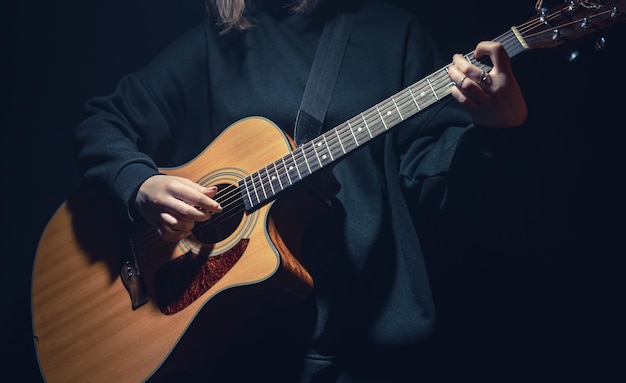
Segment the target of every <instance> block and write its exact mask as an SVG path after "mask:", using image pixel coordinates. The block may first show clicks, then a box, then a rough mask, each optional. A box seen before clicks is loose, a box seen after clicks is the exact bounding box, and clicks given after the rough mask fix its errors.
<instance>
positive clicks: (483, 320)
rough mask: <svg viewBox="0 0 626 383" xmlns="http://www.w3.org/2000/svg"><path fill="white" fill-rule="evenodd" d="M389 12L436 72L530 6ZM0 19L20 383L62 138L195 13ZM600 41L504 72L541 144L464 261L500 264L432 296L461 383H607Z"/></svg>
mask: <svg viewBox="0 0 626 383" xmlns="http://www.w3.org/2000/svg"><path fill="white" fill-rule="evenodd" d="M390 1H391V2H394V3H397V4H400V5H402V6H404V7H407V8H409V9H411V10H414V11H416V13H417V14H418V15H419V16H420V17H421V18H422V19H423V21H424V23H426V24H427V25H428V26H429V27H430V28H431V30H432V32H433V36H434V37H435V39H436V40H437V41H438V43H439V44H440V46H441V48H442V50H443V52H444V53H445V54H446V55H448V56H451V55H452V54H453V53H456V52H459V53H467V52H469V51H471V50H472V49H473V47H474V46H475V44H476V43H477V42H478V41H480V40H483V39H491V38H493V37H495V36H496V35H498V34H500V33H502V32H504V31H506V30H507V29H508V28H509V27H510V26H511V25H516V24H519V23H521V22H523V21H525V20H527V19H528V18H531V17H534V3H535V2H534V1H532V0H511V1H507V2H502V1H495V0H484V1H481V2H468V1H462V0H450V1H447V2H438V3H437V4H435V3H431V4H421V3H422V2H418V1H402V0H395V1H393V0H390ZM554 3H557V4H558V3H560V2H558V1H556V2H552V3H548V5H552V4H554ZM3 8H5V10H4V11H3V12H2V17H3V18H6V20H3V21H2V28H3V30H2V36H3V38H4V40H5V41H4V42H3V44H2V46H0V52H2V54H1V60H0V61H1V62H2V75H1V76H0V78H1V79H2V94H3V96H4V100H3V102H2V112H1V114H0V118H2V121H1V123H2V125H1V126H2V138H1V140H2V147H1V153H2V160H3V161H2V166H3V169H2V170H3V171H2V179H3V181H2V244H3V247H4V249H3V251H2V263H1V265H0V272H1V279H0V282H1V285H0V288H1V289H0V290H1V291H2V295H1V296H0V298H1V299H2V300H1V303H2V310H1V314H0V315H1V318H0V319H1V322H0V325H1V327H0V328H1V330H2V333H1V336H2V357H1V358H0V360H1V362H2V363H3V368H2V370H0V371H1V372H0V374H3V375H2V377H0V379H2V380H5V377H9V376H13V377H15V378H11V379H12V380H11V381H18V382H33V383H34V382H40V381H41V376H40V374H39V371H38V368H37V363H36V355H35V349H34V346H33V340H32V331H31V317H30V309H31V307H30V283H31V271H32V265H33V260H34V257H35V253H36V247H37V242H38V239H39V236H40V235H41V232H42V230H43V229H44V227H45V224H46V222H47V220H48V219H49V218H50V217H51V216H52V214H53V213H54V211H55V209H56V208H57V207H58V206H59V205H60V204H61V203H62V202H63V200H64V199H65V198H66V197H67V196H68V195H69V193H71V191H73V190H74V189H75V188H77V187H78V186H79V179H78V176H77V172H76V170H75V167H74V162H73V156H72V146H71V132H72V129H73V127H74V126H75V125H76V124H77V123H78V121H79V120H80V116H81V108H82V106H83V104H84V103H85V101H86V100H87V99H88V98H90V97H92V96H96V95H102V94H106V93H108V92H110V91H112V90H113V88H114V86H115V84H116V82H117V81H118V80H119V78H120V77H121V76H122V75H123V74H125V73H127V72H129V71H132V70H135V69H137V68H139V67H140V66H141V65H143V64H144V63H146V62H147V61H148V60H149V59H150V58H151V57H152V56H153V55H154V54H155V53H157V52H158V51H159V50H160V49H161V48H163V46H164V45H165V44H166V43H167V42H169V41H171V40H172V39H173V38H175V37H176V36H177V35H178V34H180V33H181V32H182V31H184V30H185V29H187V28H189V27H190V26H191V25H193V24H195V23H196V22H198V21H200V20H201V18H202V17H203V12H204V8H203V4H202V1H201V0H188V1H181V0H158V1H155V0H108V1H94V0H81V1H78V0H73V1H70V0H66V1H62V2H55V1H43V0H34V1H28V2H25V1H21V2H12V3H10V4H6V2H5V3H4V5H3ZM4 29H6V30H4ZM606 37H607V42H608V45H607V49H605V50H603V51H600V52H596V51H594V50H593V49H592V43H591V42H583V43H582V44H581V45H580V46H579V49H580V52H581V57H579V59H578V60H576V61H574V62H572V63H569V62H568V61H567V60H566V58H567V52H566V51H549V52H544V51H537V52H535V51H532V52H528V53H527V54H524V55H523V56H521V57H519V58H516V59H515V60H514V68H515V71H516V73H517V74H518V78H519V80H520V83H521V85H522V88H523V89H524V91H525V94H526V96H527V99H528V103H529V106H530V108H531V113H532V118H533V121H535V122H537V123H538V124H537V126H538V127H539V128H537V133H536V138H537V139H538V141H539V142H540V143H541V144H540V145H539V149H538V152H537V153H536V156H535V157H534V158H535V159H534V160H533V161H532V162H530V163H529V164H527V167H526V168H525V169H526V170H525V171H524V172H523V174H522V175H521V176H520V178H519V179H517V180H516V181H515V182H514V184H513V185H514V186H513V187H512V189H511V195H510V196H505V197H504V198H503V201H504V202H503V203H502V207H503V209H502V210H500V214H499V215H498V219H502V221H503V222H504V223H506V224H507V226H506V229H504V230H502V231H501V232H499V233H498V237H497V238H493V239H492V241H489V242H486V243H485V244H483V245H482V246H481V248H480V249H479V251H485V252H491V253H494V254H503V259H504V261H500V262H496V263H490V264H489V265H488V266H486V267H484V268H482V269H481V270H480V271H479V272H475V271H474V272H472V273H469V272H468V273H461V274H460V275H458V276H456V277H454V278H450V279H448V280H446V281H445V284H444V286H443V287H439V289H438V293H437V294H438V295H439V298H440V299H441V303H440V305H441V312H442V313H441V318H440V319H441V322H442V327H443V328H444V329H446V330H447V332H446V335H445V337H444V339H443V341H442V349H445V350H447V352H446V353H444V355H446V358H449V363H445V368H449V369H451V370H456V369H458V370H459V371H460V372H463V373H462V374H461V375H462V376H464V377H466V378H470V379H488V378H496V377H498V380H500V381H511V380H515V379H514V378H516V377H526V378H530V379H532V380H533V381H553V380H563V379H570V378H574V377H577V378H583V377H588V378H591V379H592V380H595V381H598V380H602V381H606V380H604V379H602V378H604V377H607V376H611V375H612V374H613V375H614V374H622V378H623V375H624V373H623V371H622V369H620V368H618V367H619V363H623V360H624V359H623V356H624V355H623V353H624V347H623V336H622V333H621V327H622V323H624V322H623V321H622V319H623V318H622V317H621V314H620V313H621V306H623V304H624V297H623V291H624V283H623V280H624V279H623V276H622V275H623V272H622V270H623V269H620V263H621V258H622V257H623V256H624V255H626V251H624V249H623V248H622V247H621V242H623V241H621V238H622V236H623V234H622V233H623V229H624V224H623V214H622V212H623V209H622V206H621V205H622V198H623V195H624V194H623V187H622V186H621V184H622V180H621V177H622V175H623V174H624V172H623V170H622V165H623V164H624V162H625V161H624V159H623V158H622V154H623V149H622V148H623V144H622V142H623V139H624V137H625V133H624V128H626V124H625V123H624V121H623V119H622V118H621V117H622V115H623V110H622V109H623V108H624V107H625V106H626V103H625V102H624V97H623V89H624V78H625V77H626V76H624V70H623V68H624V61H623V58H624V53H623V52H624V47H626V40H625V39H624V37H625V33H624V28H620V29H619V30H614V31H610V32H609V33H607V34H606ZM620 60H622V61H620ZM417 376H419V374H417ZM611 380H619V379H617V377H615V378H614V379H611ZM5 381H9V380H5Z"/></svg>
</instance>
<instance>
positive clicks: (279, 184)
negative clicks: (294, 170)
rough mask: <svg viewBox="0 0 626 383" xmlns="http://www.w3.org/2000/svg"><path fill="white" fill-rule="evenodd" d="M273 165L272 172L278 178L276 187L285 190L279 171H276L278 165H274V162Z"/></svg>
mask: <svg viewBox="0 0 626 383" xmlns="http://www.w3.org/2000/svg"><path fill="white" fill-rule="evenodd" d="M283 161H284V160H283ZM273 165H274V173H276V179H277V180H278V187H279V188H280V190H285V186H284V185H283V181H282V180H281V176H280V171H278V166H276V162H274V164H273Z"/></svg>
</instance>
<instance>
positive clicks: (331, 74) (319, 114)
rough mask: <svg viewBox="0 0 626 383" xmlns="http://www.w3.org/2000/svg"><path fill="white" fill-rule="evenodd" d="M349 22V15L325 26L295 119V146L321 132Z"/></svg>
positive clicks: (350, 20)
mask: <svg viewBox="0 0 626 383" xmlns="http://www.w3.org/2000/svg"><path fill="white" fill-rule="evenodd" d="M352 18H353V16H352V14H341V15H340V16H339V17H335V18H333V19H332V20H329V21H327V22H326V24H325V25H324V29H323V30H322V36H321V37H320V41H319V43H318V46H317V50H316V52H315V58H314V59H313V64H312V65H311V71H310V72H309V77H308V79H307V83H306V87H305V88H304V94H303V96H302V102H301V103H300V109H299V110H298V115H297V116H296V123H295V126H294V132H293V135H294V140H295V141H296V145H298V146H300V145H302V144H304V143H305V142H307V141H309V140H310V139H312V138H315V137H317V136H319V135H320V134H321V132H322V126H323V125H324V120H325V119H326V112H327V110H328V106H329V105H330V98H331V96H332V94H333V90H334V89H335V82H336V80H337V76H338V74H339V68H340V67H341V62H342V60H343V53H344V51H345V47H346V45H347V42H348V38H349V36H350V28H351V27H352Z"/></svg>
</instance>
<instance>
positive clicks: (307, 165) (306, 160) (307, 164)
mask: <svg viewBox="0 0 626 383" xmlns="http://www.w3.org/2000/svg"><path fill="white" fill-rule="evenodd" d="M305 145H307V146H308V145H309V144H305ZM301 148H302V150H301V151H300V152H301V153H302V158H304V163H305V165H306V168H307V170H308V171H309V174H311V173H313V171H311V165H310V164H309V159H308V158H307V155H306V150H305V148H304V145H302V147H301ZM298 173H299V172H298ZM300 178H302V177H300Z"/></svg>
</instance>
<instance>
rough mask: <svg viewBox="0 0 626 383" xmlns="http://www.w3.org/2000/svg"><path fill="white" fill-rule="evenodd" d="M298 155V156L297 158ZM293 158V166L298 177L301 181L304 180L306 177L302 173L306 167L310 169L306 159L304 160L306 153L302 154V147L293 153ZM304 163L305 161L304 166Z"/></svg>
mask: <svg viewBox="0 0 626 383" xmlns="http://www.w3.org/2000/svg"><path fill="white" fill-rule="evenodd" d="M296 154H298V155H297V156H296ZM292 157H293V165H294V168H295V171H296V172H297V176H298V178H299V179H303V178H304V176H303V175H302V172H301V171H302V170H304V167H308V165H307V164H306V159H304V160H303V157H304V153H303V152H302V148H301V147H300V148H298V149H296V150H294V151H293V152H292ZM303 161H305V162H304V164H302V162H303ZM303 165H304V167H303Z"/></svg>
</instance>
